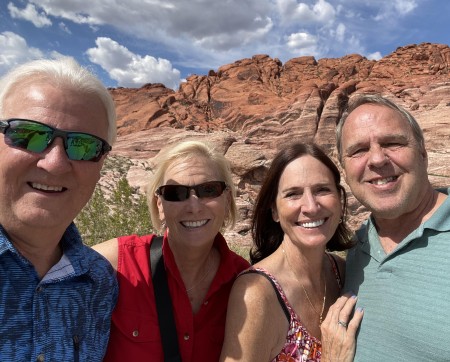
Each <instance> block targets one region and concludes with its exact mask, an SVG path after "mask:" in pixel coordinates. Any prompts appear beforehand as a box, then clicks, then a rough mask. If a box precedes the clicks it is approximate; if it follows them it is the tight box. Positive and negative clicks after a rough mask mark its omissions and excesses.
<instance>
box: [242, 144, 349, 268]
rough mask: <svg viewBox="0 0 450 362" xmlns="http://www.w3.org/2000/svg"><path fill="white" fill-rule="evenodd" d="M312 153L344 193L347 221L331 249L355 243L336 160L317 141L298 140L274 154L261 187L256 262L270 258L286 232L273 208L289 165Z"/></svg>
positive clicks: (254, 225)
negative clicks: (305, 141) (275, 215)
mask: <svg viewBox="0 0 450 362" xmlns="http://www.w3.org/2000/svg"><path fill="white" fill-rule="evenodd" d="M305 155H310V156H312V157H314V158H315V159H317V160H319V161H320V162H322V163H323V164H324V165H325V166H326V167H327V168H328V169H329V170H330V171H331V173H332V174H333V177H334V182H335V185H336V188H337V189H338V190H339V192H340V194H341V200H342V211H343V216H342V218H343V221H342V222H341V223H339V225H338V227H337V229H336V232H335V233H334V235H333V237H332V238H331V239H330V240H329V241H328V243H327V249H328V250H329V251H336V250H346V249H349V248H350V247H351V246H352V243H351V240H350V230H349V229H348V227H347V225H346V223H345V217H346V214H347V195H346V193H345V189H344V188H343V187H342V185H341V174H340V173H339V169H338V168H337V167H336V165H335V164H334V162H333V161H332V160H331V159H330V158H329V157H328V156H327V155H326V154H325V152H324V151H322V149H321V148H320V147H319V146H317V145H316V144H314V143H301V142H294V143H291V144H289V145H287V146H285V147H284V148H282V149H281V150H280V151H279V152H278V153H277V154H276V155H275V157H274V159H273V161H272V164H271V166H270V168H269V171H268V173H267V176H266V178H265V180H264V182H263V185H262V186H261V190H260V191H259V194H258V197H257V199H256V204H255V207H254V209H253V217H252V236H253V243H254V245H253V247H252V250H251V251H250V260H251V262H252V264H255V263H257V262H258V261H260V260H262V259H264V258H266V257H267V256H269V255H270V254H272V253H273V252H274V251H275V250H277V248H278V247H279V246H280V244H281V242H282V241H283V237H284V232H283V230H282V229H281V226H280V224H279V223H277V222H275V221H274V220H273V218H272V207H273V205H275V200H276V197H277V193H278V185H279V182H280V178H281V175H282V173H283V171H284V169H285V168H286V166H287V165H288V164H289V163H291V162H292V161H294V160H296V159H297V158H299V157H302V156H305Z"/></svg>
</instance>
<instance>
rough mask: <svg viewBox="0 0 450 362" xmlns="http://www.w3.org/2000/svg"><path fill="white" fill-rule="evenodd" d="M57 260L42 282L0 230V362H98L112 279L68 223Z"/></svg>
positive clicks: (110, 306) (111, 300)
mask: <svg viewBox="0 0 450 362" xmlns="http://www.w3.org/2000/svg"><path fill="white" fill-rule="evenodd" d="M62 246H63V252H64V253H63V257H62V258H61V260H60V261H59V262H58V263H57V264H56V265H55V266H54V267H53V268H52V269H51V270H50V271H49V272H48V273H47V274H46V275H45V276H44V278H42V280H39V277H38V275H37V273H36V271H35V269H34V267H33V265H32V264H31V263H30V262H29V261H28V260H26V259H25V258H24V257H23V256H22V255H20V254H19V253H18V252H17V250H16V249H15V248H14V246H13V245H12V244H11V242H10V241H9V240H8V236H7V235H6V233H5V230H4V229H3V228H2V227H1V226H0V361H1V362H15V361H21V362H26V361H52V362H53V361H58V362H63V361H64V362H66V361H67V362H69V361H74V362H84V361H86V362H87V361H89V362H96V361H101V360H102V359H103V355H104V353H105V351H106V346H107V344H108V339H109V328H110V318H111V313H112V310H113V308H114V306H115V303H116V301H117V295H118V285H117V279H116V276H115V274H114V271H113V269H112V267H111V265H110V264H109V263H108V261H106V259H104V258H103V257H102V256H100V254H98V253H97V252H95V251H94V250H92V249H91V248H89V247H88V246H85V245H83V243H82V241H81V238H80V235H79V233H78V231H77V229H76V227H75V225H74V224H72V225H70V226H69V227H68V228H67V230H66V232H65V233H64V236H63V238H62Z"/></svg>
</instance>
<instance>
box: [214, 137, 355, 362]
mask: <svg viewBox="0 0 450 362" xmlns="http://www.w3.org/2000/svg"><path fill="white" fill-rule="evenodd" d="M345 214H346V195H345V191H344V188H343V187H342V186H341V184H340V174H339V170H338V169H337V167H336V166H335V164H334V163H333V161H331V159H330V158H329V157H328V156H327V155H326V154H325V153H324V152H323V151H322V150H321V149H320V148H319V147H318V146H317V145H315V144H304V143H299V142H297V143H292V144H289V145H288V146H286V147H284V148H283V149H282V150H280V152H278V153H277V155H276V156H275V158H274V159H273V161H272V165H271V167H270V169H269V171H268V174H267V176H266V179H265V181H264V183H263V185H262V187H261V190H260V193H259V195H258V198H257V201H256V204H255V209H254V213H253V220H252V232H253V237H254V247H253V249H252V251H251V253H250V258H251V261H252V264H254V265H253V267H252V268H250V269H249V270H247V271H245V272H243V273H241V275H240V276H239V278H238V279H237V280H236V282H235V284H234V286H233V289H232V292H231V295H230V301H229V305H228V314H227V324H226V332H225V343H224V346H223V349H222V354H221V358H220V361H222V362H231V361H245V362H265V361H267V362H269V361H288V362H298V361H322V362H325V361H331V360H333V361H335V360H339V361H352V360H353V355H354V350H355V334H356V330H357V328H358V326H359V324H360V322H361V319H362V315H363V311H362V310H361V309H357V310H356V311H355V312H354V316H353V318H351V319H350V315H352V313H353V308H354V305H355V303H356V297H355V296H353V295H344V296H340V294H341V287H342V285H343V278H344V272H345V261H344V260H343V259H342V258H340V257H338V256H336V255H333V254H330V253H328V252H327V251H337V250H346V249H348V248H350V247H351V246H352V244H351V242H350V232H349V230H348V228H347V227H346V224H345V222H344V219H345ZM325 316H326V317H325Z"/></svg>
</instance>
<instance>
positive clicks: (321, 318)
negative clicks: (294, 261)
mask: <svg viewBox="0 0 450 362" xmlns="http://www.w3.org/2000/svg"><path fill="white" fill-rule="evenodd" d="M281 250H282V251H283V254H284V258H285V259H286V262H287V263H288V265H289V268H290V269H291V272H292V274H294V277H295V279H296V280H297V281H298V282H299V284H300V285H301V286H302V289H303V291H304V292H305V295H306V299H307V300H308V302H309V305H310V306H311V308H312V310H313V311H314V312H315V313H316V314H317V315H318V316H319V325H321V324H322V321H323V311H324V310H325V301H326V299H327V281H326V279H324V284H325V290H324V292H323V301H322V310H321V311H320V313H319V312H318V311H317V309H316V308H315V307H314V304H313V303H312V302H311V299H310V298H309V295H308V292H307V291H306V288H305V287H304V285H303V283H302V282H301V281H300V280H299V279H298V278H297V274H296V273H295V271H294V268H292V265H291V263H290V262H289V259H288V257H287V254H286V252H285V251H284V248H283V247H281Z"/></svg>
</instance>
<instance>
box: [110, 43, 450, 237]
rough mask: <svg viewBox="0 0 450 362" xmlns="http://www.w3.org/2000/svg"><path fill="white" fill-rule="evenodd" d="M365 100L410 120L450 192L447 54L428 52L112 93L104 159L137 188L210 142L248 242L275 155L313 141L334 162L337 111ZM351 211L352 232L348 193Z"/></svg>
mask: <svg viewBox="0 0 450 362" xmlns="http://www.w3.org/2000/svg"><path fill="white" fill-rule="evenodd" d="M363 92H379V93H382V94H383V95H385V96H387V97H389V98H390V99H392V100H394V101H395V102H397V103H399V104H400V105H402V106H403V107H405V108H406V109H407V110H409V111H410V112H411V113H412V114H413V115H414V116H415V117H416V118H417V120H418V121H419V123H420V125H421V126H422V128H423V130H424V133H425V137H426V142H427V148H428V151H429V175H430V178H431V180H432V182H433V184H434V185H435V186H450V168H449V163H450V147H449V140H450V48H449V47H448V46H447V45H441V44H430V43H423V44H419V45H409V46H405V47H400V48H398V49H397V50H396V51H394V52H393V53H392V54H389V55H387V56H386V57H384V58H382V59H381V60H379V61H373V60H368V59H366V58H364V57H362V56H360V55H357V54H352V55H348V56H345V57H342V58H337V59H320V60H316V59H314V58H313V57H300V58H294V59H291V60H289V61H288V62H286V63H285V64H282V63H281V62H280V61H279V60H278V59H272V58H270V57H269V56H267V55H255V56H253V57H252V58H251V59H243V60H239V61H236V62H235V63H233V64H228V65H224V66H222V67H220V68H219V69H217V70H211V71H209V73H208V75H203V76H200V75H193V76H190V77H188V79H187V80H186V82H185V83H182V84H181V86H180V88H179V90H178V91H176V92H174V91H173V90H171V89H168V88H165V87H164V86H163V85H161V84H148V85H145V86H143V87H142V88H139V89H126V88H117V89H111V93H112V95H113V97H114V100H115V102H116V105H117V112H118V133H119V137H118V141H117V143H116V145H115V146H114V151H113V152H112V156H123V157H126V158H128V159H130V160H131V162H132V163H133V165H134V166H132V167H131V168H130V170H129V171H128V178H129V181H130V183H131V184H132V185H135V186H142V185H144V184H145V182H146V181H147V180H148V177H150V175H151V168H152V158H153V157H154V156H155V155H156V154H157V153H158V152H159V150H160V149H161V148H162V147H164V146H166V145H168V144H171V143H172V142H176V141H178V140H181V139H187V138H201V139H206V140H208V141H211V142H213V143H214V144H216V145H217V146H218V147H219V148H220V149H221V150H222V151H223V152H224V153H225V154H226V156H227V157H228V158H229V159H230V161H231V164H232V170H233V175H234V181H235V184H236V186H237V188H238V205H239V209H240V222H239V223H238V225H237V227H236V228H235V230H234V232H233V233H230V235H229V238H231V239H233V240H234V241H235V242H242V243H249V242H250V235H249V233H248V229H249V215H250V213H251V208H252V205H253V202H254V199H255V195H256V192H257V191H258V187H259V185H260V183H261V180H262V178H263V176H264V174H265V172H266V170H267V167H268V165H269V164H270V161H271V159H272V157H273V154H274V153H275V152H276V150H277V147H278V146H279V145H280V144H283V143H284V142H286V141H288V140H292V139H299V140H304V141H311V140H314V141H315V142H317V143H318V144H320V145H322V146H323V147H324V148H325V150H326V151H327V152H328V153H329V154H330V155H331V156H332V157H334V158H335V150H334V147H335V138H334V129H335V125H336V122H337V120H338V118H339V115H340V113H341V111H342V107H343V105H344V104H345V102H346V100H347V99H348V97H349V96H351V95H352V94H355V93H363ZM108 177H111V173H109V172H106V174H105V176H104V180H103V182H107V181H106V179H107V178H108ZM350 211H351V216H350V222H351V226H352V227H353V228H355V227H357V226H358V225H359V223H360V222H361V220H362V219H363V218H364V217H366V213H365V210H364V209H363V208H362V207H361V206H360V205H359V204H358V203H357V202H356V200H355V199H354V198H353V197H352V195H351V194H350Z"/></svg>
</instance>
